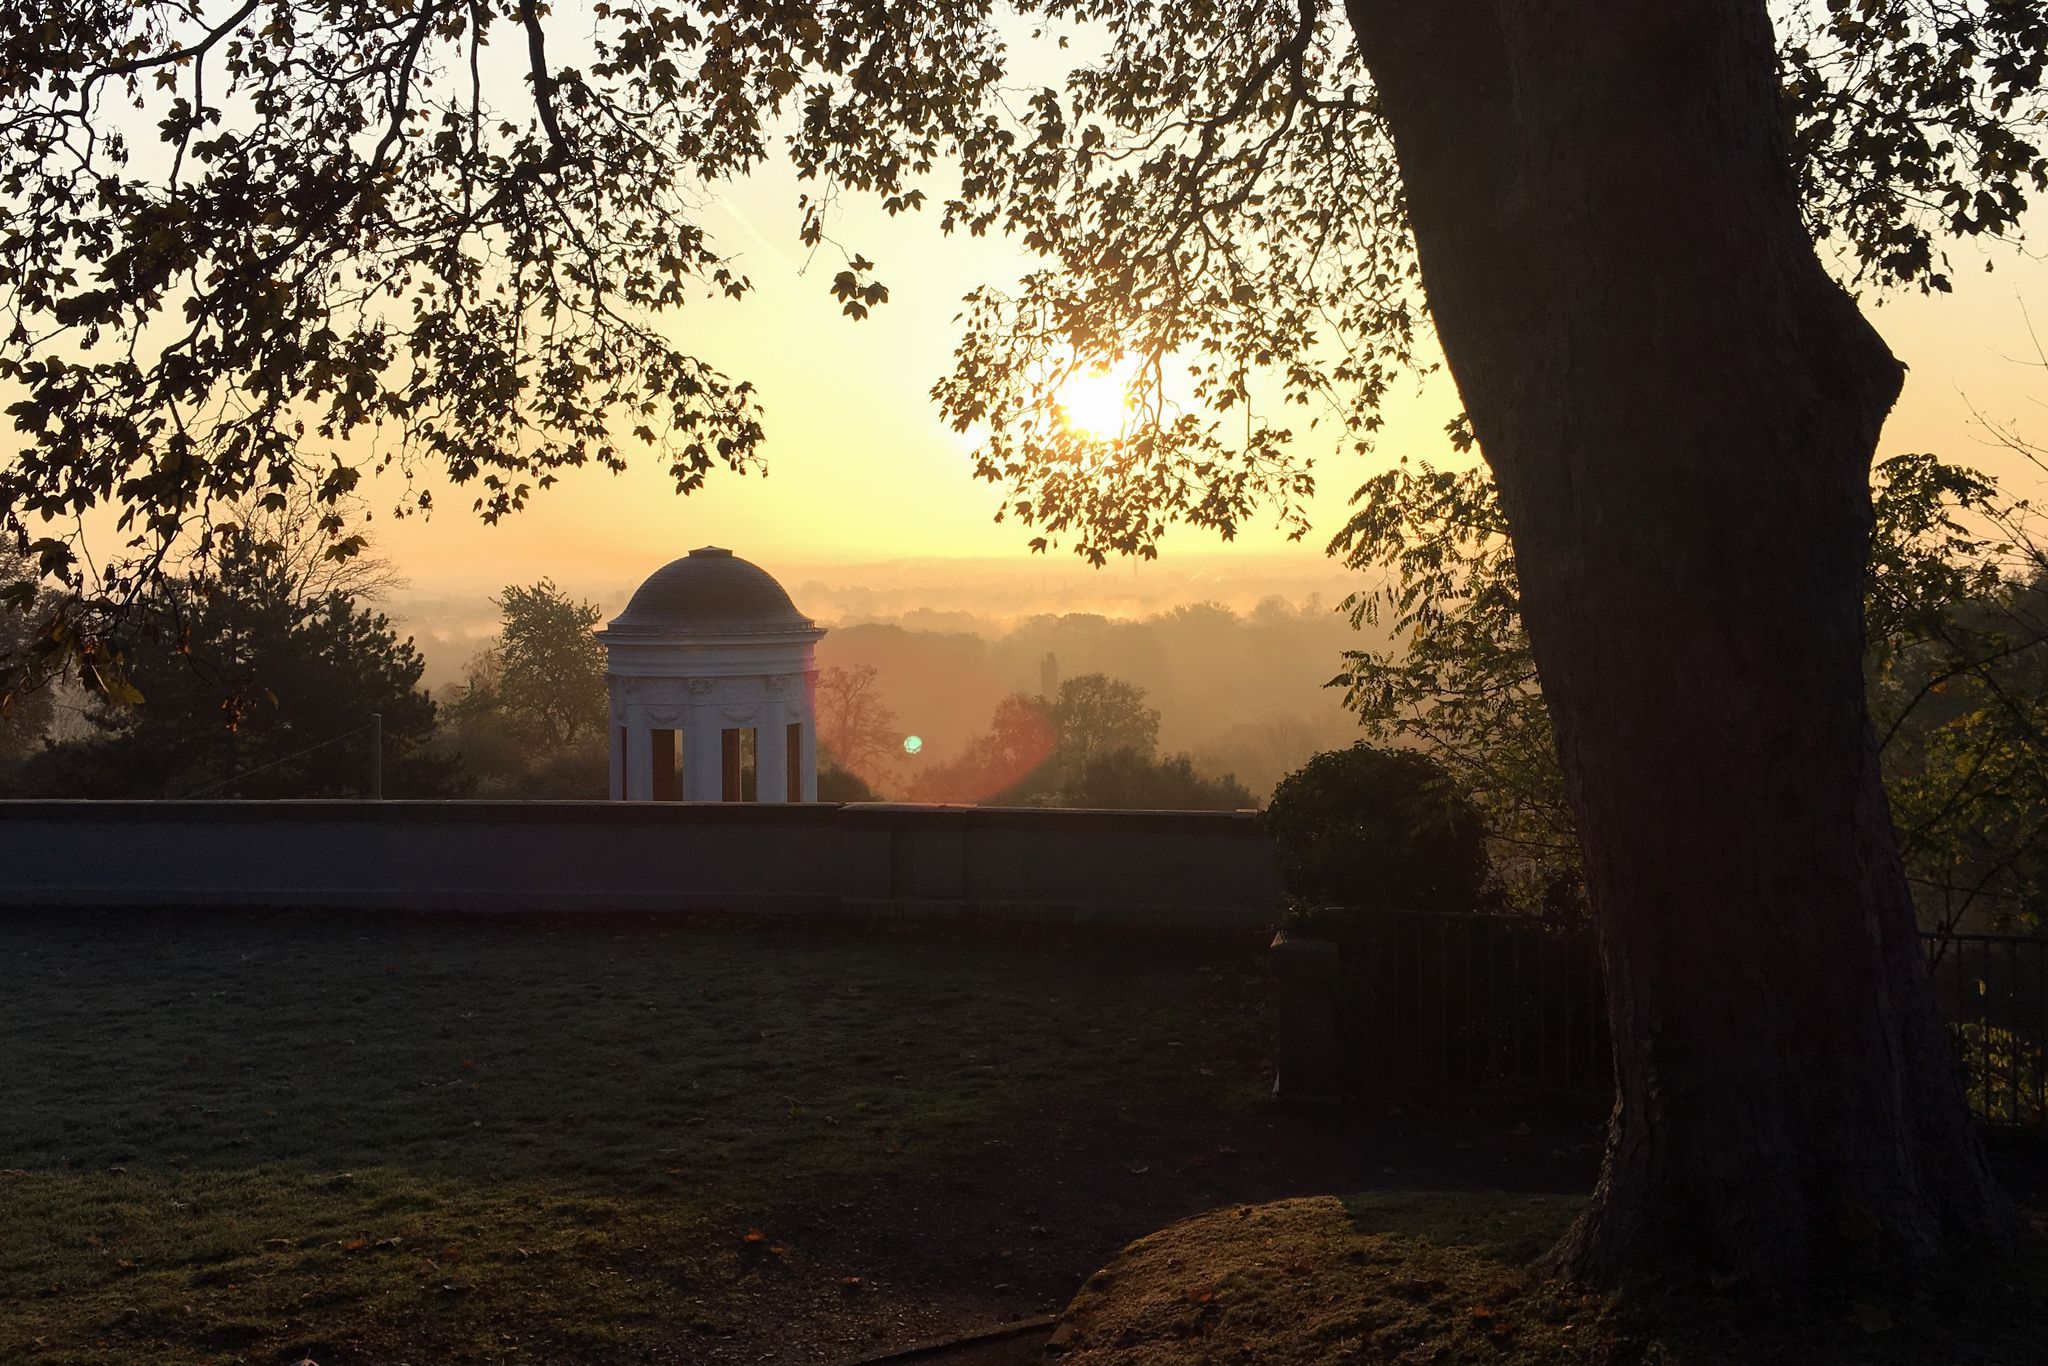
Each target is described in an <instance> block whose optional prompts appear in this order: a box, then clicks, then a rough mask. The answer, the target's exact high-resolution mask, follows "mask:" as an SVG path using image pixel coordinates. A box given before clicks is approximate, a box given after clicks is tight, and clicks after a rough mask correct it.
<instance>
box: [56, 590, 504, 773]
mask: <svg viewBox="0 0 2048 1366" xmlns="http://www.w3.org/2000/svg"><path fill="white" fill-rule="evenodd" d="M159 603H160V606H159V607H158V608H157V610H156V612H155V613H154V614H153V620H152V621H151V622H150V623H149V628H150V629H148V630H146V631H144V632H143V633H142V634H140V635H138V636H137V637H136V638H135V639H134V640H133V641H132V642H131V643H130V645H129V647H128V649H129V653H128V656H127V658H126V660H125V661H124V663H125V669H126V678H127V679H128V680H129V683H130V685H131V686H132V687H133V688H134V689H136V691H137V693H138V696H137V697H136V698H135V700H133V701H131V702H128V703H114V702H109V701H106V700H101V701H99V702H98V703H96V704H95V705H94V706H93V708H92V710H91V712H90V713H89V715H90V719H91V721H92V724H93V725H94V727H96V729H97V731H98V733H97V734H96V735H93V736H91V737H88V738H85V739H79V740H72V741H67V742H65V743H62V744H56V745H52V746H49V747H47V748H45V749H43V750H42V751H40V752H39V753H37V754H35V755H33V756H32V757H31V758H30V759H29V760H28V762H27V763H26V764H24V765H23V766H22V769H21V771H20V778H19V783H20V787H21V788H22V790H23V791H25V792H27V793H29V794H32V795H39V796H60V797H186V796H219V797H359V796H363V795H365V793H366V791H367V788H368V780H369V751H368V743H369V736H368V733H367V725H368V722H369V718H370V715H371V713H373V712H374V713H378V714H380V715H381V716H382V718H383V722H382V725H383V738H384V764H383V767H384V788H385V793H386V795H388V796H408V797H434V796H450V795H458V794H460V793H461V792H463V791H464V790H465V783H464V780H463V778H462V775H461V773H460V771H459V769H458V768H457V766H456V765H455V764H454V763H453V762H451V761H450V760H448V759H447V758H445V757H442V756H439V755H436V754H434V753H432V752H430V751H429V749H428V748H427V742H428V741H429V739H430V738H431V737H432V735H433V731H434V723H435V706H434V703H433V701H432V700H431V699H430V698H429V697H428V695H427V694H426V692H425V691H423V690H422V689H421V688H420V687H419V680H420V674H421V672H422V671H423V669H424V668H425V662H424V661H423V660H422V659H421V658H420V656H419V654H418V652H417V651H415V650H414V649H413V646H412V642H411V641H409V640H401V639H400V638H399V637H398V634H397V632H396V631H395V630H393V629H392V626H391V623H390V621H389V620H388V619H386V618H385V617H384V616H382V615H381V614H379V613H376V612H373V611H371V610H369V609H366V608H363V607H359V606H357V605H356V604H355V602H353V601H352V600H351V599H350V598H348V597H347V596H345V595H344V594H341V593H328V594H326V595H325V596H321V597H316V598H313V599H310V600H304V599H301V598H300V597H298V596H297V595H296V593H295V591H294V583H293V581H292V580H291V579H290V578H288V577H286V576H283V575H280V574H277V573H275V572H273V571H272V570H271V568H270V567H269V565H268V564H267V563H266V561H265V560H264V559H262V558H258V557H254V556H244V555H241V554H234V555H230V556H228V557H227V558H226V559H225V560H224V561H223V562H222V563H221V564H220V565H219V567H218V570H217V572H216V573H214V574H213V575H211V576H209V577H208V578H206V579H204V580H194V581H186V582H183V583H180V584H178V585H176V586H174V587H173V588H172V590H171V592H170V594H169V595H168V596H166V597H164V598H162V599H159Z"/></svg>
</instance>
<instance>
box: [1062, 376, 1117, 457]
mask: <svg viewBox="0 0 2048 1366" xmlns="http://www.w3.org/2000/svg"><path fill="white" fill-rule="evenodd" d="M1054 401H1055V402H1056V403H1057V404H1058V405H1059V410H1060V416H1061V417H1062V418H1063V419H1064V420H1065V421H1066V424H1067V425H1068V426H1069V427H1072V428H1073V429H1074V430H1076V431H1078V432H1081V433H1083V434H1085V435H1087V436H1092V437H1096V438H1097V439H1099V440H1105V441H1106V440H1109V439H1111V438H1113V437H1116V436H1118V435H1120V434H1121V433H1122V432H1123V430H1124V428H1125V427H1126V426H1128V425H1129V424H1130V420H1131V391H1130V382H1129V380H1127V379H1126V378H1125V377H1124V376H1123V375H1122V374H1121V373H1119V372H1117V371H1115V370H1077V371H1075V372H1074V373H1073V374H1072V375H1069V376H1068V377H1067V378H1066V379H1065V380H1064V381H1062V382H1061V384H1060V387H1059V394H1058V397H1057V398H1056V399H1055V400H1054Z"/></svg>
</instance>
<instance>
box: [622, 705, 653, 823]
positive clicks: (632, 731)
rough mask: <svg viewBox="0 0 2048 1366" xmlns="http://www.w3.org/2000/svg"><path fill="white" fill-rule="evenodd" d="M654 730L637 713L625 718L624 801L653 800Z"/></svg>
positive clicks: (630, 713)
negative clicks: (652, 760)
mask: <svg viewBox="0 0 2048 1366" xmlns="http://www.w3.org/2000/svg"><path fill="white" fill-rule="evenodd" d="M653 757H654V728H653V727H651V726H649V725H648V724H647V718H646V717H645V716H642V715H640V714H639V712H637V711H634V712H629V713H628V714H627V716H626V800H627V801H629V802H651V801H653V800H654V765H653V764H652V763H651V762H649V761H650V760H651V759H652V758H653Z"/></svg>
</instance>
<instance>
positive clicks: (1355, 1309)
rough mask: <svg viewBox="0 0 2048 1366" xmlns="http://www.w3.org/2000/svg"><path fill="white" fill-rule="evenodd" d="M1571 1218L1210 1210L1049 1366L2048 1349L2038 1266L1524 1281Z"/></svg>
mask: <svg viewBox="0 0 2048 1366" xmlns="http://www.w3.org/2000/svg"><path fill="white" fill-rule="evenodd" d="M1577 1203H1578V1201H1577V1200H1576V1199H1574V1198H1571V1197H1560V1196H1538V1197H1529V1196H1507V1195H1498V1194H1492V1193H1465V1192H1419V1191H1418V1192H1394V1193H1386V1192H1380V1193H1372V1194H1366V1195H1360V1196H1355V1197H1352V1198H1350V1199H1338V1198H1336V1197H1334V1196H1319V1197H1312V1198H1304V1199H1294V1200H1282V1201H1279V1202H1277V1203H1274V1204H1268V1205H1247V1206H1240V1207H1236V1208H1230V1209H1222V1210H1216V1211H1213V1212H1211V1213H1208V1214H1203V1215H1198V1216H1196V1217H1195V1218H1192V1219H1187V1220H1184V1221H1182V1222H1181V1223H1178V1224H1174V1225H1171V1226H1170V1227H1167V1228H1165V1229H1162V1230H1160V1231H1159V1232H1158V1233H1154V1234H1152V1235H1150V1236H1149V1237H1146V1238H1143V1239H1140V1240H1139V1241H1138V1242H1136V1243H1133V1244H1131V1245H1130V1246H1129V1247H1128V1248H1126V1249H1124V1251H1123V1252H1122V1253H1121V1254H1119V1255H1118V1257H1117V1258H1116V1260H1114V1261H1113V1262H1111V1263H1110V1264H1109V1265H1108V1266H1106V1267H1104V1268H1103V1269H1102V1270H1101V1271H1098V1272H1097V1273H1095V1275H1093V1276H1092V1277H1090V1278H1089V1280H1088V1282H1087V1283H1086V1285H1084V1286H1083V1287H1082V1289H1081V1291H1080V1293H1079V1294H1078V1295H1077V1296H1076V1297H1075V1298H1074V1301H1073V1303H1072V1304H1071V1305H1070V1306H1069V1307H1068V1309H1067V1311H1066V1313H1065V1314H1064V1315H1063V1316H1062V1318H1061V1321H1060V1326H1059V1328H1058V1330H1057V1331H1056V1332H1055V1334H1054V1338H1053V1344H1052V1348H1051V1350H1052V1351H1053V1352H1055V1353H1057V1354H1058V1359H1059V1361H1060V1362H1061V1363H1062V1366H1154V1363H1157V1366H1167V1364H1168V1363H1171V1364H1172V1366H1190V1364H1191V1363H1208V1362H1216V1363H1221V1362H1256V1363H1260V1364H1261V1366H1269V1364H1270V1366H1296V1364H1297V1363H1299V1366H1310V1363H1315V1364H1316V1366H1322V1364H1323V1363H1336V1362H1375V1363H1379V1362H1386V1363H1400V1364H1402V1366H1409V1364H1411V1363H1414V1364H1418V1366H1419V1364H1420V1363H1429V1364H1430V1366H1462V1364H1463V1363H1477V1362H1484V1363H1487V1366H1565V1363H1572V1366H1582V1364H1583V1366H1777V1364H1778V1363H1785V1366H1791V1363H1799V1364H1800V1366H1850V1363H1854V1364H1855V1366H1907V1363H1912V1364H1913V1366H1921V1364H1922V1363H1935V1362H1939V1363H1943V1366H1961V1364H1962V1363H1969V1364H1970V1366H2021V1363H2038V1362H2040V1361H2043V1360H2048V1357H2044V1355H2043V1353H2044V1351H2048V1349H2044V1347H2043V1346H2042V1344H2043V1343H2044V1342H2048V1259H2044V1258H2043V1256H2042V1254H2041V1251H2040V1249H2039V1248H2038V1247H2034V1248H2029V1249H2023V1250H2022V1251H2021V1252H2019V1253H2017V1254H2015V1255H2013V1256H2010V1257H2007V1258H2002V1259H2000V1260H1999V1261H1998V1262H1997V1263H1996V1264H1995V1265H1993V1266H1988V1267H1976V1268H1971V1269H1970V1270H1969V1271H1968V1272H1967V1273H1962V1272H1949V1273H1945V1274H1943V1275H1941V1276H1931V1277H1922V1278H1916V1279H1912V1280H1908V1281H1905V1282H1902V1283H1899V1284H1895V1285H1892V1286H1890V1287H1888V1288H1885V1289H1882V1290H1880V1289H1876V1288H1871V1287H1868V1286H1864V1287H1859V1288H1850V1289H1846V1290H1837V1291H1832V1292H1826V1293H1820V1292H1816V1293H1814V1294H1811V1295H1809V1296H1806V1297H1803V1298H1798V1299H1793V1298H1790V1297H1783V1296H1776V1295H1772V1294H1769V1293H1763V1294H1758V1293H1754V1292H1752V1293H1749V1294H1745V1295H1727V1296H1722V1295H1712V1294H1700V1295H1689V1294H1687V1295H1681V1294H1666V1295H1644V1294H1642V1293H1640V1292H1639V1293H1638V1294H1636V1295H1635V1296H1633V1297H1632V1298H1630V1299H1629V1300H1628V1301H1627V1302H1624V1301H1623V1300H1622V1299H1621V1298H1620V1297H1618V1296H1614V1295H1609V1294H1602V1293H1596V1292H1592V1291H1587V1290H1583V1289H1577V1288H1574V1287H1571V1286H1567V1285H1563V1284H1560V1283H1558V1282H1556V1281H1553V1280H1549V1279H1546V1278H1544V1277H1543V1276H1541V1275H1539V1274H1538V1273H1537V1272H1536V1271H1535V1270H1534V1269H1533V1267H1532V1263H1533V1261H1534V1260H1535V1258H1536V1256H1537V1254H1539V1253H1540V1252H1542V1251H1543V1250H1544V1249H1545V1248H1546V1247H1548V1246H1549V1245H1550V1244H1551V1243H1552V1242H1553V1241H1555V1239H1556V1238H1557V1237H1558V1235H1559V1234H1561V1233H1562V1232H1563V1230H1564V1227H1565V1225H1566V1224H1567V1223H1568V1222H1569V1220H1570V1217H1571V1213H1572V1211H1573V1209H1574V1208H1575V1207H1576V1205H1577Z"/></svg>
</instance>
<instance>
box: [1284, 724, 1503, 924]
mask: <svg viewBox="0 0 2048 1366" xmlns="http://www.w3.org/2000/svg"><path fill="white" fill-rule="evenodd" d="M1260 820H1261V822H1262V823H1263V825H1264V827H1265V829H1266V830H1267V831H1268V832H1269V833H1271V835H1272V837H1273V843H1274V846H1275V848H1276V849H1277V851H1278V854H1279V861H1280V876H1281V879H1282V881H1283V882H1284V883H1285V884H1286V886H1287V891H1288V893H1289V894H1290V895H1291V896H1293V897H1295V898H1297V899H1298V900H1300V901H1303V902H1306V903H1309V904H1310V905H1316V906H1337V907H1359V908H1364V909H1375V910H1377V909H1387V910H1406V911H1448V912H1453V913H1460V912H1467V911H1476V910H1482V909H1485V908H1486V907H1487V906H1488V905H1489V904H1490V902H1491V900H1492V895H1491V886H1490V884H1491V882H1492V869H1491V866H1490V863H1489V861H1488V859H1487V855H1486V825H1485V822H1484V821H1483V820H1482V819H1481V817H1480V814H1479V811H1478V809H1477V808H1476V807H1474V805H1473V804H1472V802H1471V801H1470V800H1469V799H1468V798H1467V797H1466V796H1465V794H1464V792H1463V791H1462V790H1461V787H1460V785H1459V783H1458V780H1457V779H1456V778H1455V777H1454V776H1453V774H1452V773H1451V772H1450V770H1448V769H1447V768H1445V767H1444V766H1443V765H1442V764H1440V763H1438V762H1437V761H1436V760H1435V759H1433V758H1431V757H1430V756H1429V755H1427V754H1423V753H1421V752H1419V751H1417V750H1412V749H1384V748H1378V747H1375V746H1373V745H1368V744H1366V743H1364V742H1363V741H1361V742H1359V743H1358V744H1355V745H1353V746H1352V747H1351V748H1349V749H1340V750H1332V751H1329V752H1327V753H1323V754H1318V755H1316V756H1315V757H1314V758H1312V759H1310V760H1309V761H1308V762H1307V763H1306V764H1304V765H1303V766H1302V767H1301V768H1300V769H1299V770H1297V771H1296V772H1293V773H1290V774H1288V775H1287V776H1286V777H1285V778H1282V779H1281V780H1280V784H1279V786H1278V787H1276V788H1274V789H1273V798H1272V800H1271V801H1270V802H1268V803H1267V805H1266V810H1265V813H1264V814H1263V815H1262V816H1261V817H1260Z"/></svg>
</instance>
